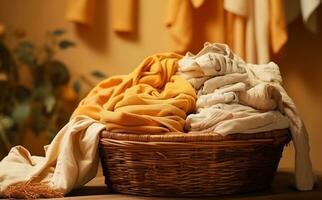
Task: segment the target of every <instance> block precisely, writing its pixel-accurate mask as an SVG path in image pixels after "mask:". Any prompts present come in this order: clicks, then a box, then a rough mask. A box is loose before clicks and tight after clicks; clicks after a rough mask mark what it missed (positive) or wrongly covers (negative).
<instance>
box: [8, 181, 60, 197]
mask: <svg viewBox="0 0 322 200" xmlns="http://www.w3.org/2000/svg"><path fill="white" fill-rule="evenodd" d="M4 195H5V196H6V197H8V198H17V199H37V198H60V197H64V195H63V193H62V192H60V191H58V190H54V189H52V188H50V187H49V186H48V185H46V184H45V183H18V184H15V185H12V186H9V187H8V188H7V189H6V190H5V191H4Z"/></svg>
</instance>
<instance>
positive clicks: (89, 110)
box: [73, 53, 196, 134]
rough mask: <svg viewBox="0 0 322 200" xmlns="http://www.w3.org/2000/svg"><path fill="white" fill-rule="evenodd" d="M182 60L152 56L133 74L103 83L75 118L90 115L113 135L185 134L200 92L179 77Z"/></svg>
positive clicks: (82, 102)
mask: <svg viewBox="0 0 322 200" xmlns="http://www.w3.org/2000/svg"><path fill="white" fill-rule="evenodd" d="M180 58H181V56H179V55H178V54H172V53H167V54H156V55H153V56H149V57H148V58H146V59H145V60H144V61H143V62H142V63H141V64H140V65H139V66H138V67H137V68H136V69H135V70H134V71H133V72H132V73H130V74H129V75H125V76H115V77H111V78H109V79H106V80H104V81H102V82H101V83H99V84H98V85H97V86H96V87H95V88H93V89H92V91H91V92H90V93H89V94H88V96H87V97H86V98H84V99H83V100H82V101H81V102H80V104H79V105H78V107H77V109H76V110H75V111H74V113H73V117H75V116H77V115H87V116H90V117H91V118H93V119H95V120H97V121H100V122H101V123H103V124H105V125H106V129H107V130H109V131H112V132H117V131H122V132H126V133H136V134H140V133H142V134H143V133H145V134H160V133H167V132H183V131H184V130H183V127H184V123H185V118H186V115H187V114H188V113H190V112H193V111H194V109H195V100H196V93H195V90H194V89H193V88H192V86H191V85H190V84H189V83H188V82H187V81H186V80H185V79H184V78H182V77H180V76H178V75H175V73H176V71H177V67H178V66H177V62H178V60H179V59H180Z"/></svg>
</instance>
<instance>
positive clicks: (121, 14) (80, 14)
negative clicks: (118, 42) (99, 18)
mask: <svg viewBox="0 0 322 200" xmlns="http://www.w3.org/2000/svg"><path fill="white" fill-rule="evenodd" d="M96 1H97V0H67V7H66V19H67V20H69V21H71V22H74V23H78V24H84V25H88V26H92V25H93V24H94V18H95V12H96V7H97V5H96V4H97V2H96ZM104 1H105V0H104ZM135 3H136V0H111V1H109V6H110V7H111V11H112V16H113V17H112V18H111V24H112V29H113V30H114V31H117V32H132V31H133V29H134V16H135V12H136V10H135Z"/></svg>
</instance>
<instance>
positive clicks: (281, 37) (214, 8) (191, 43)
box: [166, 0, 287, 63]
mask: <svg viewBox="0 0 322 200" xmlns="http://www.w3.org/2000/svg"><path fill="white" fill-rule="evenodd" d="M166 25H167V27H168V28H169V30H170V33H171V36H172V38H173V41H174V50H175V51H177V52H185V51H195V50H196V49H199V48H200V46H202V44H203V43H204V42H205V41H209V42H219V43H227V44H228V45H229V46H231V47H232V49H233V50H234V51H235V52H236V53H237V54H238V55H240V56H241V57H242V58H244V59H245V60H246V61H247V62H250V63H267V62H268V61H269V60H270V57H271V55H275V54H277V53H278V52H279V51H280V49H281V48H282V47H283V46H284V44H285V43H286V41H287V30H286V25H285V19H284V10H283V2H281V1H279V0H261V1H255V0H248V1H246V0H216V1H210V0H208V1H206V0H203V1H198V3H196V2H195V1H193V0H169V2H168V9H167V17H166Z"/></svg>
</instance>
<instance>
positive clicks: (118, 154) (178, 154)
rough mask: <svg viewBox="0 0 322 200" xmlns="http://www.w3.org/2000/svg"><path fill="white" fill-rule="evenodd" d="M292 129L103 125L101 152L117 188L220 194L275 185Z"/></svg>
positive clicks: (168, 193)
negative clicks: (174, 130) (155, 130)
mask: <svg viewBox="0 0 322 200" xmlns="http://www.w3.org/2000/svg"><path fill="white" fill-rule="evenodd" d="M290 139H291V137H290V134H289V131H288V130H287V129H285V130H276V131H271V132H264V133H257V134H234V135H228V136H226V137H222V136H220V135H217V134H200V133H189V134H182V133H181V134H168V135H140V134H138V135H134V134H121V133H110V132H107V131H103V132H102V133H101V139H100V145H99V149H100V157H101V161H102V166H103V173H104V176H105V183H106V184H107V186H108V188H109V189H111V190H112V191H114V192H119V193H125V194H136V195H144V196H177V197H188V196H189V197H193V196H217V195H226V194H236V193H247V192H254V191H261V190H265V189H267V188H269V187H270V185H271V182H272V180H273V178H274V175H275V173H276V169H277V166H278V163H279V160H280V157H281V155H282V151H283V147H284V145H285V144H287V143H288V142H289V141H290Z"/></svg>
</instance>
